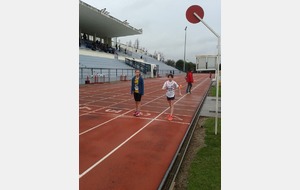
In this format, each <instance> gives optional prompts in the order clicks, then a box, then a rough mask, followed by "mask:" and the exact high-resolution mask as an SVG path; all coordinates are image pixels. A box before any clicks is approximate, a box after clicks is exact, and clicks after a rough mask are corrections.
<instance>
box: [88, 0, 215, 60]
mask: <svg viewBox="0 0 300 190" xmlns="http://www.w3.org/2000/svg"><path fill="white" fill-rule="evenodd" d="M83 2H85V3H87V4H89V5H91V6H93V7H96V8H97V9H102V8H106V10H107V11H108V12H109V13H110V15H111V16H113V17H116V18H118V19H120V20H127V22H129V24H130V25H131V26H133V27H135V28H137V29H141V28H142V29H143V33H142V34H141V35H134V36H130V37H129V36H128V37H120V38H118V41H119V40H120V42H121V43H124V44H126V43H127V42H129V41H131V42H132V43H134V42H135V40H136V39H138V40H139V42H140V47H144V48H145V49H146V50H147V51H148V52H149V53H151V54H153V53H154V52H155V51H156V52H162V53H163V54H164V56H165V60H167V59H172V60H174V61H177V60H179V59H182V60H183V59H184V42H185V30H184V29H185V27H186V26H187V31H186V60H187V61H191V62H194V63H195V62H196V55H204V54H217V51H218V50H217V42H218V40H217V37H216V36H215V35H214V34H213V33H212V32H211V31H210V30H209V29H208V28H207V27H206V26H205V25H204V24H202V23H197V24H192V23H190V22H189V21H188V20H187V19H186V10H187V9H188V8H189V7H190V6H192V5H199V6H200V7H202V9H203V10H204V18H203V20H204V22H205V23H206V24H207V25H208V26H209V27H210V28H212V30H214V31H215V32H216V33H217V34H218V35H220V36H221V0H201V1H199V0H197V1H196V0H179V1H178V0H163V1H161V0H151V1H149V0H130V1H124V0H113V1H112V0H101V1H99V0H83Z"/></svg>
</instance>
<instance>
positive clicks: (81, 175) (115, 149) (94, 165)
mask: <svg viewBox="0 0 300 190" xmlns="http://www.w3.org/2000/svg"><path fill="white" fill-rule="evenodd" d="M200 84H201V83H200ZM200 84H199V85H200ZM199 85H197V86H199ZM197 86H196V87H197ZM186 95H187V94H185V95H183V96H181V98H179V99H178V100H177V101H176V102H174V104H176V103H177V102H179V101H180V100H181V99H182V98H184V97H185V96H186ZM163 96H165V95H163ZM160 97H162V96H160ZM160 97H158V98H160ZM156 99H157V98H156ZM154 100H155V99H154ZM154 100H152V101H154ZM152 101H150V102H152ZM150 102H148V103H150ZM168 109H169V107H168V108H166V109H165V110H164V111H162V112H161V113H160V114H158V115H157V116H156V117H155V118H153V119H151V121H149V122H148V123H147V124H145V125H144V127H142V128H141V129H139V130H138V131H137V132H135V133H134V134H133V135H131V136H130V137H129V138H127V139H126V140H125V141H124V142H122V143H121V144H120V145H119V146H117V147H116V148H114V149H113V150H112V151H110V152H109V153H108V154H106V155H105V156H104V157H103V158H101V159H100V160H98V161H97V162H96V163H95V164H93V165H92V166H91V167H89V168H88V169H87V170H85V171H84V172H82V173H81V174H80V175H79V178H81V177H83V176H84V175H85V174H87V173H88V172H89V171H91V170H92V169H93V168H95V167H96V166H97V165H98V164H100V163H101V162H103V161H104V160H105V159H106V158H108V157H109V156H110V155H111V154H113V153H114V152H116V151H117V150H118V149H119V148H121V147H122V146H123V145H124V144H125V143H127V142H128V141H129V140H130V139H132V138H133V137H134V136H136V135H137V134H138V133H140V132H141V131H142V130H143V129H145V128H146V127H147V126H148V125H150V124H151V123H152V122H153V121H155V120H156V119H157V118H158V117H160V116H161V115H162V114H163V113H165V112H166V111H167V110H168Z"/></svg>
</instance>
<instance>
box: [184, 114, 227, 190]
mask: <svg viewBox="0 0 300 190" xmlns="http://www.w3.org/2000/svg"><path fill="white" fill-rule="evenodd" d="M203 127H204V128H205V146H204V147H203V148H201V149H200V150H199V151H198V152H197V155H196V157H195V159H194V160H193V162H192V164H191V167H190V168H189V175H188V190H220V189H221V119H219V120H218V133H217V135H215V118H208V119H206V120H205V122H204V124H203Z"/></svg>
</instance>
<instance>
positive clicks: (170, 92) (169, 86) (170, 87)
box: [162, 80, 179, 98]
mask: <svg viewBox="0 0 300 190" xmlns="http://www.w3.org/2000/svg"><path fill="white" fill-rule="evenodd" d="M178 87H179V85H178V84H177V82H175V81H173V80H172V81H169V80H167V81H166V82H165V83H164V85H163V87H162V89H166V90H167V92H166V96H167V97H169V98H172V97H174V96H175V89H176V88H178Z"/></svg>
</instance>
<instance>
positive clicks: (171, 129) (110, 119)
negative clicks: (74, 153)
mask: <svg viewBox="0 0 300 190" xmlns="http://www.w3.org/2000/svg"><path fill="white" fill-rule="evenodd" d="M194 79H195V82H194V83H193V87H192V94H186V93H185V88H186V82H185V79H184V75H177V76H175V77H174V80H175V81H176V82H177V83H178V84H182V85H183V89H182V96H179V94H178V91H177V92H176V98H175V104H174V105H175V108H174V119H173V120H172V121H168V120H167V119H166V116H167V115H168V114H169V111H170V110H169V108H168V103H167V100H166V97H165V90H162V89H161V88H162V85H163V83H164V82H165V81H166V80H167V78H166V77H164V78H155V79H145V80H144V83H145V95H144V96H143V97H142V101H141V104H142V106H141V111H142V114H143V115H142V116H141V117H135V116H133V112H134V110H135V102H134V99H133V96H132V95H130V85H131V83H130V81H121V82H116V83H104V84H89V85H82V86H80V88H79V187H80V190H141V189H143V190H155V189H157V188H158V187H159V185H160V183H161V181H162V180H163V177H164V175H165V173H166V171H167V169H168V167H169V165H170V164H171V161H172V159H173V157H174V155H175V153H176V151H177V149H178V147H179V145H180V143H181V141H182V140H183V137H184V135H185V133H186V132H187V129H188V127H189V125H190V123H191V121H192V118H193V116H194V114H195V112H196V109H197V107H198V106H199V104H200V102H201V101H202V100H203V98H205V97H204V96H205V94H206V92H207V91H208V89H209V87H210V83H211V79H210V78H209V75H207V74H194Z"/></svg>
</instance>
